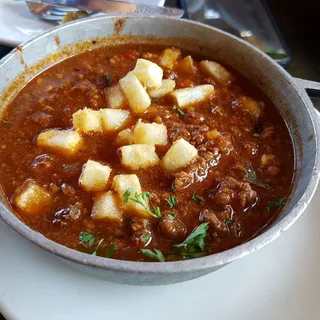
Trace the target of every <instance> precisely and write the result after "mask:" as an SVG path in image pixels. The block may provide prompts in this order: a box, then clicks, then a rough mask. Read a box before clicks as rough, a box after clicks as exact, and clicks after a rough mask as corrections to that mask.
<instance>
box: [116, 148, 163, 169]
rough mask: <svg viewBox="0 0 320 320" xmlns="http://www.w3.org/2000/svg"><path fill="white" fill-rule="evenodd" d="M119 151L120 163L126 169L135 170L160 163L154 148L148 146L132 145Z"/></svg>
mask: <svg viewBox="0 0 320 320" xmlns="http://www.w3.org/2000/svg"><path fill="white" fill-rule="evenodd" d="M119 150H120V154H121V155H120V161H121V164H122V165H123V166H125V167H126V168H128V169H132V170H137V169H143V168H147V167H151V166H155V165H157V164H158V163H159V162H160V159H159V157H158V155H157V154H156V148H155V146H151V145H148V144H132V145H130V146H123V147H121V148H119Z"/></svg>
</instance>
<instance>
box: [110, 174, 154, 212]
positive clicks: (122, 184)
mask: <svg viewBox="0 0 320 320" xmlns="http://www.w3.org/2000/svg"><path fill="white" fill-rule="evenodd" d="M112 185H113V188H114V190H115V191H117V192H118V194H119V197H120V199H121V201H122V208H123V209H124V210H126V211H133V212H134V213H138V214H139V215H142V216H145V217H148V218H149V217H150V216H149V214H148V213H147V211H146V210H145V208H144V207H143V206H142V205H141V204H139V203H136V202H134V201H132V200H130V199H129V200H128V201H127V202H126V203H124V194H125V193H126V192H127V190H129V189H130V190H131V197H133V198H134V197H135V194H136V193H137V194H140V193H141V192H142V190H141V185H140V181H139V178H138V176H137V175H136V174H118V175H116V176H115V177H114V178H113V184H112ZM146 206H147V207H148V204H146Z"/></svg>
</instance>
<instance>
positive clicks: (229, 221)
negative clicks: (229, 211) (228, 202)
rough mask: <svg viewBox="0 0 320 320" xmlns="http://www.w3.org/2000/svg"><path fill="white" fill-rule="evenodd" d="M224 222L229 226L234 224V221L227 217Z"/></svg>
mask: <svg viewBox="0 0 320 320" xmlns="http://www.w3.org/2000/svg"><path fill="white" fill-rule="evenodd" d="M224 223H225V224H226V225H227V226H230V225H232V223H233V221H232V219H226V220H224Z"/></svg>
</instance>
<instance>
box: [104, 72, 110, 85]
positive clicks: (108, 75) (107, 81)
mask: <svg viewBox="0 0 320 320" xmlns="http://www.w3.org/2000/svg"><path fill="white" fill-rule="evenodd" d="M104 84H105V85H106V87H109V86H110V84H111V75H110V74H107V75H106V76H105V78H104Z"/></svg>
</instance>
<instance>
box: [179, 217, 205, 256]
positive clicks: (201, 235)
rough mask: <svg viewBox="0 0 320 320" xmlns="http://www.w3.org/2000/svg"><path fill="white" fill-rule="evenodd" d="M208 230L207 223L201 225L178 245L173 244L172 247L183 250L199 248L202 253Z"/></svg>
mask: <svg viewBox="0 0 320 320" xmlns="http://www.w3.org/2000/svg"><path fill="white" fill-rule="evenodd" d="M208 228H209V223H208V222H205V223H201V224H200V225H199V226H198V227H196V228H194V229H193V231H192V232H191V233H190V234H189V236H188V237H187V239H186V240H184V241H183V242H182V243H180V244H175V245H174V247H176V248H184V249H187V248H188V247H190V246H191V247H199V248H200V249H201V251H203V249H204V246H205V239H206V237H207V230H208Z"/></svg>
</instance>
